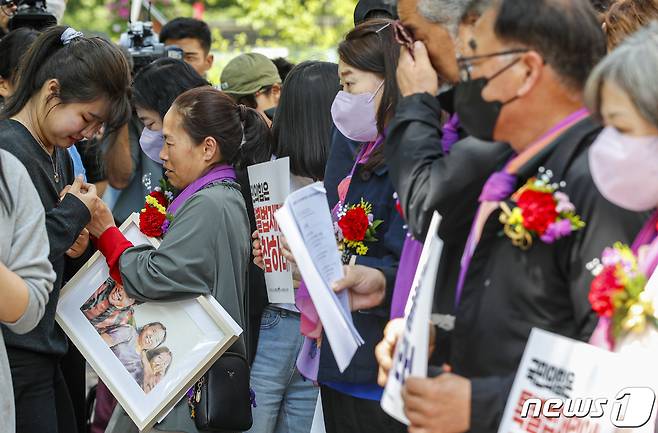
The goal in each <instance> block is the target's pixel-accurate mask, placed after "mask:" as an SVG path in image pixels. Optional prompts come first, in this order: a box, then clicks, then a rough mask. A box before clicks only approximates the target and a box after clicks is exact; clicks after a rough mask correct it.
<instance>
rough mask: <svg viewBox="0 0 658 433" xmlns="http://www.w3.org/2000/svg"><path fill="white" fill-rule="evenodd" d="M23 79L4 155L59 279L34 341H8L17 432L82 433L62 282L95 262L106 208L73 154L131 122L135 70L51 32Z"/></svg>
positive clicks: (5, 133) (0, 125) (2, 127)
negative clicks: (27, 192)
mask: <svg viewBox="0 0 658 433" xmlns="http://www.w3.org/2000/svg"><path fill="white" fill-rule="evenodd" d="M17 74H18V77H19V78H18V82H17V85H16V87H15V89H14V90H15V91H14V93H13V94H12V96H11V97H10V98H9V99H8V100H6V101H5V106H4V110H3V112H2V114H1V115H0V119H1V120H0V148H2V149H5V150H7V151H9V152H10V153H12V154H13V155H14V156H16V157H17V158H18V159H19V160H20V161H21V162H22V163H23V165H25V167H26V168H27V169H28V172H29V173H30V177H31V179H32V182H33V183H34V186H35V187H36V189H37V192H38V193H39V197H40V199H41V205H42V207H43V208H44V209H45V211H46V229H47V232H48V240H49V246H50V251H49V259H50V261H51V263H52V266H53V269H54V270H55V273H56V275H57V279H56V280H55V283H54V287H53V292H52V294H51V296H50V300H49V301H48V304H47V306H46V311H45V314H44V317H43V319H42V320H41V322H40V323H39V325H38V326H37V327H36V328H35V329H34V330H33V331H32V332H30V333H28V334H27V335H23V336H20V337H18V336H13V335H12V334H9V333H8V334H6V336H5V337H6V341H5V343H6V346H7V354H8V357H9V364H10V366H11V373H12V379H13V382H14V397H15V400H16V424H17V431H18V432H26V433H27V432H36V431H38V432H58V431H59V432H75V431H77V430H78V428H77V426H76V416H75V414H74V412H73V407H72V401H71V397H73V399H74V400H75V401H76V402H81V403H82V405H84V392H85V389H84V361H83V360H82V359H81V357H80V362H76V363H74V364H75V366H74V367H72V365H73V364H70V363H68V365H67V366H66V367H69V368H70V370H72V371H71V375H70V376H68V377H69V378H72V379H73V380H77V381H78V383H75V384H74V383H73V381H70V382H69V383H68V384H67V383H65V382H64V376H63V374H62V363H61V359H62V356H64V355H65V354H66V353H67V350H68V343H67V340H66V336H65V335H64V332H63V331H62V330H61V329H60V328H59V326H57V325H56V324H55V308H56V305H57V300H58V297H59V290H60V288H61V286H62V281H63V279H64V276H65V274H67V275H69V276H71V275H73V274H74V273H75V271H76V270H77V269H78V268H79V266H80V265H82V264H83V263H84V262H85V261H86V260H87V258H88V254H89V251H88V248H87V247H88V245H89V235H88V233H87V232H86V230H84V228H85V226H86V225H87V224H88V223H89V221H90V219H91V216H92V214H93V213H94V212H95V210H96V207H97V205H98V203H99V202H100V199H99V198H98V197H97V195H96V188H95V187H94V186H93V185H89V184H85V183H83V182H82V180H81V179H80V178H78V179H74V172H73V163H72V161H71V158H70V156H69V154H68V152H67V151H66V148H68V147H70V146H72V145H73V144H74V143H75V142H77V141H79V140H81V139H83V138H87V139H89V138H91V137H93V136H94V135H95V134H96V133H97V132H98V131H99V129H100V128H101V127H102V126H103V125H104V126H105V130H106V131H112V130H115V129H116V128H118V127H120V126H121V125H123V124H124V123H125V122H126V121H127V119H128V116H129V114H130V104H129V97H128V88H129V85H130V71H129V69H128V64H127V62H126V59H125V58H124V57H123V55H122V54H121V52H120V51H119V49H118V48H117V47H115V46H114V45H112V43H110V42H108V41H106V40H104V39H101V38H87V37H85V36H84V35H83V34H82V33H79V32H76V31H75V30H73V29H71V28H66V27H51V28H49V29H48V30H46V31H45V32H43V33H42V34H41V35H40V36H39V37H38V38H37V39H36V41H35V42H34V43H33V44H32V46H31V47H30V49H29V51H28V52H27V53H25V56H24V57H23V58H22V61H21V64H20V66H19V70H18V72H17ZM67 185H70V188H66V189H65V187H66V186H67ZM35 408H38V410H35ZM80 409H82V408H80ZM81 417H82V415H80V418H81Z"/></svg>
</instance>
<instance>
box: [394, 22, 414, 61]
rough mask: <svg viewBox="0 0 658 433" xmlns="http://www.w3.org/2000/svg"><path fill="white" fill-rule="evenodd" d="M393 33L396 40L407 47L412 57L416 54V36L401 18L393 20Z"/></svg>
mask: <svg viewBox="0 0 658 433" xmlns="http://www.w3.org/2000/svg"><path fill="white" fill-rule="evenodd" d="M393 34H394V35H395V41H396V42H397V43H398V44H400V45H402V46H403V47H405V48H406V49H407V50H408V51H409V53H410V54H411V57H413V55H414V38H413V36H412V34H411V32H410V31H409V30H407V28H406V27H405V26H404V24H402V23H401V22H400V21H399V20H396V21H393Z"/></svg>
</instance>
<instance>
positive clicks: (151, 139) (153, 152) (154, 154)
mask: <svg viewBox="0 0 658 433" xmlns="http://www.w3.org/2000/svg"><path fill="white" fill-rule="evenodd" d="M162 146H164V136H163V135H162V131H151V130H150V129H148V128H146V127H145V128H144V129H143V130H142V136H141V137H139V147H141V148H142V151H144V153H145V154H146V156H148V157H149V158H151V159H152V160H153V161H155V162H157V163H158V164H162V160H161V159H160V151H161V150H162Z"/></svg>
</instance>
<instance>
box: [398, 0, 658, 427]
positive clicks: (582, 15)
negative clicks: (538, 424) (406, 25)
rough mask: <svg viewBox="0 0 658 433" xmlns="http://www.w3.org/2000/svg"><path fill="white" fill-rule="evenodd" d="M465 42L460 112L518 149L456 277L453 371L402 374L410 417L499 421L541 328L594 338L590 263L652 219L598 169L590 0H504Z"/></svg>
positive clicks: (489, 185)
mask: <svg viewBox="0 0 658 433" xmlns="http://www.w3.org/2000/svg"><path fill="white" fill-rule="evenodd" d="M468 45H469V47H470V49H471V51H472V52H471V53H469V57H465V58H461V59H460V61H459V65H460V70H461V74H462V77H461V78H462V80H463V81H462V82H461V83H460V84H459V86H458V87H457V89H456V96H455V105H456V109H457V113H458V114H459V117H460V119H461V120H462V122H463V123H462V125H463V126H464V128H465V129H466V130H467V132H469V133H471V134H473V135H477V136H478V137H480V138H482V139H485V140H491V139H494V140H499V141H505V142H508V143H510V145H511V147H512V148H513V149H514V150H515V153H516V155H515V156H514V157H513V158H511V159H509V160H508V161H507V162H506V163H505V164H504V166H503V167H501V169H500V171H499V172H497V173H495V174H494V175H492V176H491V177H490V178H489V180H488V181H487V182H486V184H485V186H484V188H483V189H482V191H481V194H480V207H479V209H478V212H477V214H476V217H475V219H474V220H473V223H472V226H471V231H470V236H469V239H468V241H467V244H466V248H465V251H464V254H463V256H462V260H461V267H460V274H459V279H458V283H457V291H456V299H455V304H456V322H455V329H454V331H453V334H452V341H451V351H450V358H449V365H450V372H446V373H444V374H442V375H440V376H439V377H437V378H434V379H414V378H411V379H409V380H408V381H407V382H406V384H405V389H404V392H403V397H404V399H405V411H406V413H407V416H408V417H409V418H410V420H411V423H412V427H413V428H415V429H417V430H419V431H425V432H432V433H436V432H442V433H450V432H463V431H471V432H478V433H480V432H482V433H484V432H495V431H496V430H497V428H498V424H499V422H500V417H501V415H502V412H503V409H504V406H505V402H506V400H507V396H508V394H509V391H510V388H511V385H512V382H513V379H514V375H515V373H516V369H517V367H518V364H519V362H520V359H521V356H522V354H523V350H524V348H525V344H526V341H527V338H528V336H529V334H530V330H531V329H532V328H533V327H538V328H541V329H545V330H548V331H551V332H554V333H557V334H561V335H564V336H567V337H570V338H575V339H580V340H587V339H588V338H589V337H590V335H591V333H592V331H593V329H594V326H595V324H596V315H595V313H594V312H593V311H592V308H591V305H590V304H589V301H588V296H587V295H588V292H589V287H590V283H591V280H592V275H591V274H590V272H589V271H588V270H587V269H586V268H585V263H587V262H588V261H589V260H591V259H592V258H595V257H598V256H599V255H600V253H601V251H602V250H603V248H604V247H605V246H606V245H609V244H611V243H613V242H615V241H617V240H620V239H621V240H622V241H623V242H629V241H631V240H632V239H633V237H634V235H635V233H637V231H638V230H639V229H640V227H641V224H642V222H643V219H644V218H645V216H644V215H640V214H636V213H631V212H628V211H625V210H623V209H621V208H619V207H617V206H615V205H613V204H611V203H609V202H608V201H606V200H605V199H604V198H603V197H602V196H601V195H600V194H599V193H598V191H597V190H596V188H595V186H594V183H593V181H592V178H591V175H590V172H589V166H588V163H587V155H588V148H589V146H590V144H591V143H592V141H593V140H594V139H595V138H596V136H597V135H598V133H599V131H600V126H598V125H597V124H595V123H594V122H593V121H592V120H591V119H590V117H589V113H588V112H587V111H586V110H585V109H584V108H583V102H582V89H583V86H584V82H585V80H586V79H587V76H588V74H589V72H590V70H591V68H592V67H593V66H594V65H595V64H596V63H597V62H598V60H599V59H600V58H601V57H602V56H603V55H604V54H605V51H606V49H605V39H604V36H603V34H602V32H601V30H600V27H599V25H598V22H597V20H596V16H595V14H594V11H593V10H592V9H591V6H590V5H589V2H588V1H587V0H571V1H568V2H567V1H563V0H495V1H493V2H492V5H491V6H490V8H489V9H487V10H486V12H485V13H484V15H483V16H482V17H481V18H480V19H479V21H478V22H477V23H476V25H475V27H474V31H473V36H472V38H470V40H469V41H468ZM418 156H419V157H424V158H429V156H428V155H427V154H425V155H418ZM578 217H579V218H578ZM580 220H582V221H583V222H584V224H582V223H581V222H580Z"/></svg>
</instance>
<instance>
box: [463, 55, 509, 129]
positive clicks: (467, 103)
mask: <svg viewBox="0 0 658 433" xmlns="http://www.w3.org/2000/svg"><path fill="white" fill-rule="evenodd" d="M518 61H519V59H516V60H515V61H513V62H512V63H510V64H509V65H507V66H505V67H504V68H503V69H501V70H500V71H498V72H496V73H495V74H494V75H492V76H491V77H489V78H486V77H483V78H476V79H474V80H468V81H462V82H460V83H459V84H457V86H456V88H455V111H456V112H457V115H458V116H459V123H460V124H461V126H462V128H464V130H465V131H466V132H467V133H468V134H469V135H472V136H473V137H475V138H479V139H480V140H485V141H494V139H493V134H494V130H495V129H496V123H497V122H498V117H499V116H500V111H501V110H502V108H503V106H504V105H506V104H509V103H510V102H512V101H514V100H515V99H517V98H518V96H514V97H513V98H511V99H510V100H508V101H505V102H501V101H486V100H485V99H484V98H483V97H482V90H483V89H484V88H485V87H486V86H487V84H489V82H490V81H491V80H493V79H494V78H496V77H497V76H499V75H500V74H502V73H503V72H505V71H506V70H508V69H509V68H511V67H512V66H513V65H514V64H515V63H516V62H518Z"/></svg>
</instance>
